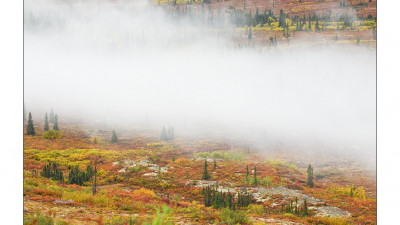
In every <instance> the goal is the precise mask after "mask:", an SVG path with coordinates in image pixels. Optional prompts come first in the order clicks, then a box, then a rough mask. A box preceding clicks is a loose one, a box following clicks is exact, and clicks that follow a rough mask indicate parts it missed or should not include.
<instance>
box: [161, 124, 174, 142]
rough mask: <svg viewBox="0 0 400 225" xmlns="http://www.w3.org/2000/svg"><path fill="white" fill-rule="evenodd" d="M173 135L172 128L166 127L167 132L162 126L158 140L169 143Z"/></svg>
mask: <svg viewBox="0 0 400 225" xmlns="http://www.w3.org/2000/svg"><path fill="white" fill-rule="evenodd" d="M174 139H175V135H174V127H172V126H168V130H167V129H166V128H165V126H163V128H162V130H161V135H160V140H161V141H170V140H174Z"/></svg>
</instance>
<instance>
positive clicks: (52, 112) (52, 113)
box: [49, 108, 55, 123]
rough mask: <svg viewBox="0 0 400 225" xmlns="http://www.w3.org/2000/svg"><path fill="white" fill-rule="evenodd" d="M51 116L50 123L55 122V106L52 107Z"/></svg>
mask: <svg viewBox="0 0 400 225" xmlns="http://www.w3.org/2000/svg"><path fill="white" fill-rule="evenodd" d="M49 116H50V118H49V122H50V123H54V122H55V117H54V111H53V108H51V110H50V115H49Z"/></svg>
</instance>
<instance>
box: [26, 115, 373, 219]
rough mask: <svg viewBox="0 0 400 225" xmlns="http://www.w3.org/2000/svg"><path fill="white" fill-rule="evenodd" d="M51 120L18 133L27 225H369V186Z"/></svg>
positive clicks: (215, 149) (204, 143)
mask: <svg viewBox="0 0 400 225" xmlns="http://www.w3.org/2000/svg"><path fill="white" fill-rule="evenodd" d="M56 115H57V114H55V116H54V120H51V121H52V122H50V120H49V121H47V116H46V114H45V115H44V116H40V117H38V119H36V118H33V117H32V114H31V113H29V116H28V119H27V120H26V123H25V128H24V224H375V223H376V194H375V193H376V190H375V186H374V185H371V182H365V180H366V179H369V178H368V177H367V176H365V177H361V176H357V177H351V178H350V177H348V176H346V173H349V172H351V171H346V170H342V171H339V170H337V169H334V170H321V169H318V168H314V167H313V166H312V165H311V164H309V163H307V162H304V163H297V164H296V163H293V162H289V161H285V160H282V159H279V158H274V159H272V158H267V157H265V156H264V155H262V154H259V153H258V152H257V151H255V150H253V149H250V147H249V146H247V145H242V146H241V145H232V144H230V143H226V142H223V141H220V140H209V139H204V140H202V139H199V140H192V139H190V140H189V139H188V140H186V139H185V138H183V137H180V135H177V136H175V135H174V139H170V138H169V139H168V140H165V137H166V136H169V137H171V131H172V130H173V129H172V127H171V129H166V128H161V127H160V130H159V132H160V133H161V136H158V135H159V134H160V133H158V134H157V133H156V134H154V135H153V136H148V137H144V136H142V137H137V136H129V135H128V134H127V133H124V132H122V131H120V130H118V128H108V129H104V128H98V129H93V128H87V127H85V126H84V125H82V124H75V125H71V124H70V123H66V124H63V123H61V124H59V125H58V126H59V127H58V130H55V123H57V122H58V117H57V116H56ZM42 118H44V120H43V119H42ZM41 119H42V120H41ZM63 121H66V120H65V119H63ZM47 127H48V128H49V130H47V131H45V128H46V129H47ZM168 130H170V132H168ZM49 132H53V134H49V135H47V134H46V133H49ZM178 133H179V132H178ZM168 134H169V135H168ZM160 137H161V138H160ZM160 139H162V140H160ZM314 169H315V170H314Z"/></svg>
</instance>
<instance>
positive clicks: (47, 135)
mask: <svg viewBox="0 0 400 225" xmlns="http://www.w3.org/2000/svg"><path fill="white" fill-rule="evenodd" d="M42 137H43V138H47V139H56V138H60V137H61V133H60V132H58V131H56V130H48V131H46V132H44V133H43V134H42Z"/></svg>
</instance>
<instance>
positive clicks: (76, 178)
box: [68, 165, 95, 185]
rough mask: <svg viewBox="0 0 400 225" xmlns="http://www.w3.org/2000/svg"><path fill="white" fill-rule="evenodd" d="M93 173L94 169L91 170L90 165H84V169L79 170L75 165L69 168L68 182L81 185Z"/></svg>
mask: <svg viewBox="0 0 400 225" xmlns="http://www.w3.org/2000/svg"><path fill="white" fill-rule="evenodd" d="M94 174H95V170H93V168H92V166H91V165H88V166H87V167H86V171H80V170H79V166H75V167H72V168H70V170H69V175H68V182H69V183H70V184H77V185H83V183H84V182H87V181H89V180H90V179H91V178H92V177H93V175H94Z"/></svg>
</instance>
